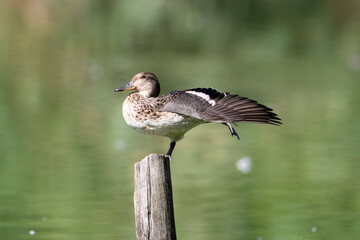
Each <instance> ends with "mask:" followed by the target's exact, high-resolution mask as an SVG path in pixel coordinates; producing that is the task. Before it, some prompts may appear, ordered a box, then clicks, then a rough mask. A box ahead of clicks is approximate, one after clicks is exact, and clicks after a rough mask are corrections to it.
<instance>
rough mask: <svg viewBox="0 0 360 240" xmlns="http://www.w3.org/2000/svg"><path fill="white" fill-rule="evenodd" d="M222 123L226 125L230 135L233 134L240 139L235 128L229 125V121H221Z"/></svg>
mask: <svg viewBox="0 0 360 240" xmlns="http://www.w3.org/2000/svg"><path fill="white" fill-rule="evenodd" d="M222 124H224V125H226V126H227V127H228V128H229V130H230V133H231V136H234V135H235V136H236V137H237V139H238V140H240V138H239V135H238V133H237V132H236V131H235V129H234V128H233V127H232V126H231V124H230V123H228V122H224V123H222Z"/></svg>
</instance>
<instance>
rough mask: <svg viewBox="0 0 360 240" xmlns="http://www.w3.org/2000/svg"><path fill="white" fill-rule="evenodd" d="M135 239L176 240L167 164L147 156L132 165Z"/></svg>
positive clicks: (155, 156)
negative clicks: (133, 171)
mask: <svg viewBox="0 0 360 240" xmlns="http://www.w3.org/2000/svg"><path fill="white" fill-rule="evenodd" d="M134 205H135V221H136V239H137V240H145V239H146V240H176V231H175V218H174V205H173V196H172V186H171V175H170V162H169V158H166V157H165V156H164V155H162V154H150V155H149V156H147V157H145V158H144V159H143V160H142V161H140V162H138V163H136V164H135V193H134Z"/></svg>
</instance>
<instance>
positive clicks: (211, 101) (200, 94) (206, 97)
mask: <svg viewBox="0 0 360 240" xmlns="http://www.w3.org/2000/svg"><path fill="white" fill-rule="evenodd" d="M185 92H186V93H190V94H194V95H196V96H198V97H201V98H203V99H205V100H206V101H207V102H208V103H209V104H211V106H215V104H216V102H215V100H212V99H210V96H209V95H207V94H206V93H202V92H195V91H185Z"/></svg>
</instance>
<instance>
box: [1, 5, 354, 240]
mask: <svg viewBox="0 0 360 240" xmlns="http://www.w3.org/2000/svg"><path fill="white" fill-rule="evenodd" d="M359 50H360V2H359V1H356V0H345V1H343V0H329V1H313V0H295V1H286V0H246V1H237V0H226V1H225V0H223V1H221V0H208V1H190V0H184V1H177V2H175V1H172V2H171V3H170V2H169V3H167V1H165V0H155V1H145V0H139V1H138V0H135V1H130V0H123V1H115V0H87V1H85V0H77V1H70V0H67V1H66V0H64V1H56V0H27V1H24V0H0V137H1V138H0V239H12V240H17V239H22V240H23V239H61V240H64V239H135V223H134V222H135V221H134V213H133V190H134V187H133V166H134V163H135V162H137V161H139V160H141V159H142V158H144V157H145V156H146V155H148V154H150V153H165V152H166V151H167V149H168V144H169V140H168V139H166V138H161V137H155V136H145V135H142V134H140V133H138V132H136V131H134V130H132V129H130V128H129V127H128V126H127V125H126V123H125V122H124V120H123V118H122V113H121V111H122V102H123V100H124V99H125V97H126V95H127V94H126V93H122V94H120V93H114V92H113V89H114V88H117V87H120V86H122V85H124V84H125V83H127V82H128V81H129V80H130V79H131V78H132V76H133V75H134V74H136V73H137V72H141V71H151V72H154V73H155V74H156V75H157V76H158V78H159V79H160V83H161V87H162V93H167V92H169V91H171V90H175V89H177V90H182V89H187V88H193V87H214V88H217V89H218V90H220V91H231V92H232V93H236V94H239V95H241V96H245V97H249V98H252V99H256V100H258V101H259V102H261V103H264V104H266V105H268V106H269V107H271V108H273V109H274V110H275V112H276V113H278V114H279V115H280V117H281V118H282V119H283V122H284V125H283V126H282V127H274V126H263V125H256V124H254V125H252V124H239V125H240V126H239V128H237V131H238V132H239V135H240V138H241V141H237V140H236V139H235V138H233V137H230V134H229V132H228V129H227V128H226V127H225V126H222V125H221V124H207V125H202V126H199V127H197V128H196V129H194V130H192V131H190V132H189V133H187V134H186V137H185V139H184V140H183V141H181V142H179V144H178V145H177V147H176V149H175V151H174V154H173V161H172V162H171V165H172V177H173V190H174V201H175V217H176V228H177V234H178V238H179V239H194V240H205V239H206V240H213V239H214V240H215V239H216V240H217V239H255V240H267V239H276V240H278V239H286V240H288V239H296V240H298V239H360V212H359V210H360V192H359V190H360V178H359V177H358V175H359V169H360V161H359V150H358V148H359V143H360V127H359V124H358V121H359V118H360V112H359V105H360V94H359V89H360V52H359ZM246 156H248V157H249V158H246ZM244 157H245V158H244ZM240 159H242V160H240ZM244 159H250V160H248V161H247V162H246V161H245V163H251V166H252V168H251V169H247V170H248V171H246V170H245V171H244V169H241V168H240V170H242V171H239V169H238V168H237V167H236V166H237V163H244ZM238 160H240V162H238ZM240 165H241V164H240ZM31 231H34V232H31Z"/></svg>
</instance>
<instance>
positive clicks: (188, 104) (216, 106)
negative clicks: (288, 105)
mask: <svg viewBox="0 0 360 240" xmlns="http://www.w3.org/2000/svg"><path fill="white" fill-rule="evenodd" d="M125 90H137V92H134V93H131V94H130V95H129V96H128V97H127V98H126V99H125V101H124V104H123V115H124V118H125V121H126V122H127V124H128V125H129V126H131V127H132V128H134V129H136V130H138V131H140V132H142V133H144V134H152V135H159V136H166V137H169V138H170V140H171V143H170V148H169V150H168V152H167V155H168V156H171V154H172V151H173V149H174V147H175V144H176V142H177V141H179V140H181V139H182V138H183V136H184V134H185V133H186V132H187V131H189V130H190V129H191V128H193V127H195V126H197V125H199V124H203V123H209V122H218V123H222V124H224V125H226V126H227V127H228V128H229V130H230V132H231V135H235V136H236V137H237V138H238V139H239V136H238V134H237V132H236V131H235V129H234V128H233V127H232V126H231V123H236V122H253V123H264V124H272V125H281V119H280V118H278V117H277V115H276V113H274V112H273V110H272V109H271V108H268V107H266V106H264V105H262V104H259V103H258V102H257V101H255V100H251V99H248V98H245V97H240V96H238V95H234V94H230V93H228V92H218V91H217V90H216V89H213V88H193V89H188V90H184V91H173V92H171V93H169V94H165V95H162V96H160V97H159V96H158V95H159V92H160V85H159V82H158V79H157V78H156V76H155V75H154V74H152V73H149V72H141V73H138V74H136V75H135V76H134V77H133V78H132V80H131V81H130V82H129V83H128V84H127V85H125V86H124V87H121V88H118V89H115V91H116V92H120V91H125Z"/></svg>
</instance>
